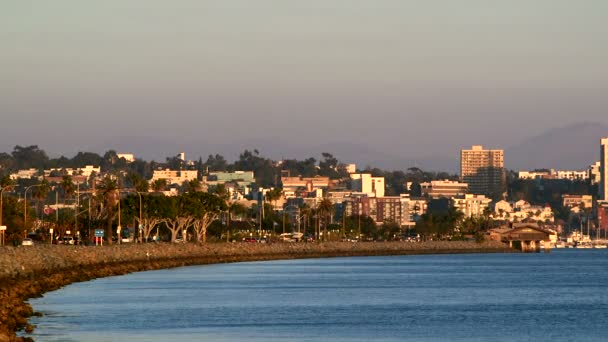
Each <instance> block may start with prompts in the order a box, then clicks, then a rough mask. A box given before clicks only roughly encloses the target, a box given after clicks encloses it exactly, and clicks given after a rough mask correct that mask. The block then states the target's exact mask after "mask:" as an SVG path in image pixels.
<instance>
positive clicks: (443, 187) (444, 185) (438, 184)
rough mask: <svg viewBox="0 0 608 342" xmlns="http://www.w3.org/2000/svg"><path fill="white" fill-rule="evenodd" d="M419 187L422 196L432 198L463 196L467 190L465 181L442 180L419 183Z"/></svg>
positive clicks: (467, 186)
mask: <svg viewBox="0 0 608 342" xmlns="http://www.w3.org/2000/svg"><path fill="white" fill-rule="evenodd" d="M420 189H421V191H422V196H424V197H428V198H433V199H435V198H441V197H447V198H450V197H456V196H464V195H465V194H466V193H467V192H468V189H469V185H468V184H467V183H460V182H456V181H449V180H442V181H430V182H424V183H420Z"/></svg>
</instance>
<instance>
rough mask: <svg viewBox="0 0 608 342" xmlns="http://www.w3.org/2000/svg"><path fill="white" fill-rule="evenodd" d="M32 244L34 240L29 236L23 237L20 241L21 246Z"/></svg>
mask: <svg viewBox="0 0 608 342" xmlns="http://www.w3.org/2000/svg"><path fill="white" fill-rule="evenodd" d="M33 245H34V240H32V239H30V238H25V239H23V241H21V246H33Z"/></svg>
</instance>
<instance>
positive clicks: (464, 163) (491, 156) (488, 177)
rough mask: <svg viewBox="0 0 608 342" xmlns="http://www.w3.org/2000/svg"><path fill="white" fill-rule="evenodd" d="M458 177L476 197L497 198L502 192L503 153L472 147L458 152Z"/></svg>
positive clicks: (503, 179)
mask: <svg viewBox="0 0 608 342" xmlns="http://www.w3.org/2000/svg"><path fill="white" fill-rule="evenodd" d="M460 176H461V180H462V181H463V182H464V183H467V184H468V185H469V192H470V193H472V194H476V195H486V196H492V195H494V196H497V195H500V194H502V193H503V191H504V189H503V188H504V183H505V177H504V151H503V150H484V149H483V146H481V145H474V146H472V147H471V149H469V150H465V149H463V150H461V151H460Z"/></svg>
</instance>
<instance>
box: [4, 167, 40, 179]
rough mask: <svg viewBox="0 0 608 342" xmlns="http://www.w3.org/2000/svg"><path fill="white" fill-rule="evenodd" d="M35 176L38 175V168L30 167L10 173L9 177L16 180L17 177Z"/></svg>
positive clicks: (27, 177) (28, 177)
mask: <svg viewBox="0 0 608 342" xmlns="http://www.w3.org/2000/svg"><path fill="white" fill-rule="evenodd" d="M37 176H38V169H35V168H31V169H26V170H19V171H17V172H15V173H12V174H11V175H10V176H9V177H10V178H11V179H12V180H17V179H30V178H33V177H37Z"/></svg>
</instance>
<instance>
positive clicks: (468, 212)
mask: <svg viewBox="0 0 608 342" xmlns="http://www.w3.org/2000/svg"><path fill="white" fill-rule="evenodd" d="M491 202H492V200H491V199H489V198H487V197H486V196H484V195H473V194H466V195H464V196H462V197H452V198H451V199H450V204H451V206H452V207H454V208H456V209H457V210H460V211H462V213H463V214H464V216H465V217H477V216H482V215H483V214H484V211H485V210H486V209H488V208H489V206H490V203H491Z"/></svg>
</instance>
